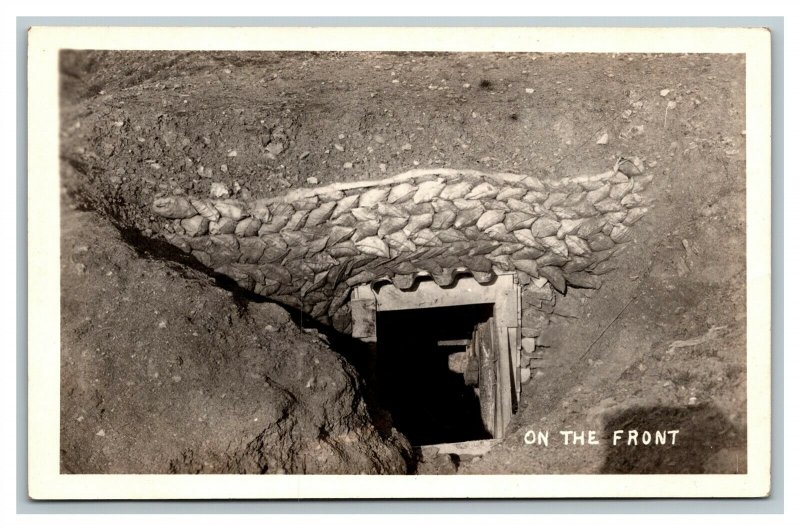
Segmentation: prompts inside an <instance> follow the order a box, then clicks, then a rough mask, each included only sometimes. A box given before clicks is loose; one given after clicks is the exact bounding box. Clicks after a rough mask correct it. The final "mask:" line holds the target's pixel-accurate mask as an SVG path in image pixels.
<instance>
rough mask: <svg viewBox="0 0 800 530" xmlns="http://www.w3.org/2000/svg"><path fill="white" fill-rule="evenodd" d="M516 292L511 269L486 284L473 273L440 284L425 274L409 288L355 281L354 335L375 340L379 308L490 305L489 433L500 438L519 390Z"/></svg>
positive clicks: (517, 289)
mask: <svg viewBox="0 0 800 530" xmlns="http://www.w3.org/2000/svg"><path fill="white" fill-rule="evenodd" d="M520 296H521V291H520V285H519V281H518V280H517V276H516V274H515V273H501V274H498V275H497V278H496V279H495V280H494V281H493V282H491V283H489V284H481V283H478V282H477V281H476V280H475V278H473V277H472V276H460V277H458V278H457V279H456V281H455V282H454V283H453V285H452V286H449V287H439V286H438V285H437V284H436V282H434V281H433V280H432V279H431V278H429V277H421V278H418V280H417V281H416V282H415V284H414V286H413V287H412V288H411V289H408V290H403V289H399V288H398V287H395V286H394V285H393V284H392V283H391V282H388V281H387V282H380V281H376V282H372V283H371V284H364V285H358V286H355V287H354V288H353V290H352V293H351V298H350V308H351V314H352V319H353V332H352V334H353V337H355V338H358V339H360V340H362V341H364V342H368V343H376V342H377V340H378V337H377V326H376V322H377V313H378V311H398V310H408V309H428V308H434V307H452V306H459V305H475V304H492V305H493V317H494V322H495V329H494V331H495V333H496V334H497V335H496V336H497V338H498V341H497V343H498V346H499V351H498V352H497V354H498V361H499V363H498V364H499V366H498V377H497V396H499V399H498V400H497V402H498V414H497V421H496V422H495V427H494V430H493V432H492V433H491V434H492V436H493V437H494V438H502V437H503V436H504V435H505V431H506V427H507V426H508V424H509V422H510V421H511V416H512V414H513V412H514V410H515V409H516V405H517V403H519V398H520V394H521V381H520V351H519V348H520V342H521V341H520V321H521V301H520Z"/></svg>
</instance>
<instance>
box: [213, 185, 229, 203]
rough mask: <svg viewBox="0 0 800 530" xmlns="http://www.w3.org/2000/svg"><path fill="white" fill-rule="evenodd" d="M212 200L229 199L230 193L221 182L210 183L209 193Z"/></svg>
mask: <svg viewBox="0 0 800 530" xmlns="http://www.w3.org/2000/svg"><path fill="white" fill-rule="evenodd" d="M209 194H210V195H211V198H212V199H224V198H225V197H230V195H231V192H230V191H228V186H226V185H225V184H223V183H221V182H212V183H211V192H210V193H209Z"/></svg>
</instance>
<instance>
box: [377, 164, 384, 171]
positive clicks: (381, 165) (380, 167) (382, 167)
mask: <svg viewBox="0 0 800 530" xmlns="http://www.w3.org/2000/svg"><path fill="white" fill-rule="evenodd" d="M378 169H380V170H381V173H386V164H378Z"/></svg>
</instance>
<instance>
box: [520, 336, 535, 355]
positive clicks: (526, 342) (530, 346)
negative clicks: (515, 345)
mask: <svg viewBox="0 0 800 530" xmlns="http://www.w3.org/2000/svg"><path fill="white" fill-rule="evenodd" d="M520 345H521V346H522V349H523V350H524V351H525V353H533V352H534V350H536V339H534V338H533V337H525V338H524V339H522V342H521V343H520Z"/></svg>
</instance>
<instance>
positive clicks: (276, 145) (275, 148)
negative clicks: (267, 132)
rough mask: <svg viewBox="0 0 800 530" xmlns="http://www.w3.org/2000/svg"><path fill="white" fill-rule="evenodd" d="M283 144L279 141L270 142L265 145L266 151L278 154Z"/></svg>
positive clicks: (281, 151) (282, 148)
mask: <svg viewBox="0 0 800 530" xmlns="http://www.w3.org/2000/svg"><path fill="white" fill-rule="evenodd" d="M283 150H284V145H283V143H281V142H270V143H269V144H268V145H267V151H268V152H269V154H271V155H273V156H278V155H279V154H281V153H283Z"/></svg>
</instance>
